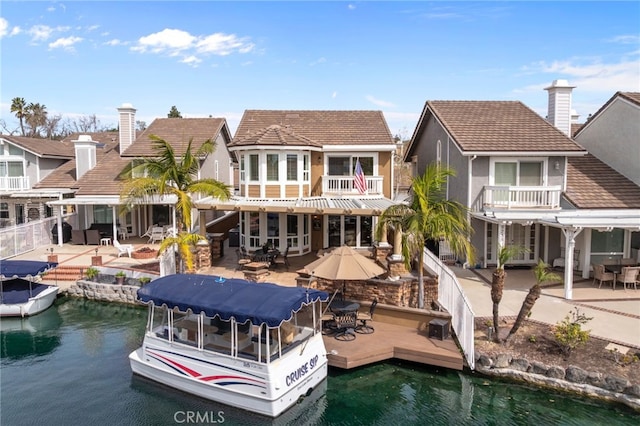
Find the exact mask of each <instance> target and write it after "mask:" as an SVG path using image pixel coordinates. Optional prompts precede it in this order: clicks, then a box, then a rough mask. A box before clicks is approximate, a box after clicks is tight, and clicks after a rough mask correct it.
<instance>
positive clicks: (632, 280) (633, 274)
mask: <svg viewBox="0 0 640 426" xmlns="http://www.w3.org/2000/svg"><path fill="white" fill-rule="evenodd" d="M639 269H640V268H634V267H631V266H625V267H624V268H622V272H621V273H620V278H619V279H618V281H619V282H621V283H622V285H623V286H624V289H625V290H626V289H627V284H629V287H631V285H632V284H633V289H634V290H637V289H638V270H639Z"/></svg>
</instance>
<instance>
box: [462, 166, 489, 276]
mask: <svg viewBox="0 0 640 426" xmlns="http://www.w3.org/2000/svg"><path fill="white" fill-rule="evenodd" d="M476 158H478V156H477V155H473V156H472V157H469V173H468V174H467V180H468V184H467V206H469V209H468V210H467V222H468V223H469V224H471V207H472V205H471V190H472V185H471V183H472V182H473V160H475V159H476ZM482 229H483V233H484V236H483V238H482V241H483V247H482V256H481V257H485V256H484V255H485V253H486V252H487V233H486V230H485V227H483V228H482ZM469 244H471V236H469ZM467 263H469V259H467ZM477 263H478V262H477V261H476V264H477ZM481 266H482V267H483V268H484V265H481ZM469 267H470V268H471V267H473V265H469Z"/></svg>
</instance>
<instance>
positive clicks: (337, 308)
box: [329, 300, 360, 314]
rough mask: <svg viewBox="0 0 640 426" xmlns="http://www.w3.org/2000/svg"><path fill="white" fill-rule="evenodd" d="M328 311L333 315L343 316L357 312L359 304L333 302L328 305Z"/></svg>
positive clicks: (343, 301)
mask: <svg viewBox="0 0 640 426" xmlns="http://www.w3.org/2000/svg"><path fill="white" fill-rule="evenodd" d="M329 309H330V310H331V312H333V313H334V314H344V313H346V312H355V311H357V310H358V309H360V304H359V303H358V302H354V301H352V300H333V301H332V302H331V304H330V305H329Z"/></svg>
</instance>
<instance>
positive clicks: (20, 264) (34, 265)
mask: <svg viewBox="0 0 640 426" xmlns="http://www.w3.org/2000/svg"><path fill="white" fill-rule="evenodd" d="M57 265H58V264H57V263H50V262H40V261H37V260H0V277H1V278H2V279H13V278H31V277H35V276H36V275H38V274H40V273H42V272H44V271H46V270H48V269H51V268H55V267H56V266H57Z"/></svg>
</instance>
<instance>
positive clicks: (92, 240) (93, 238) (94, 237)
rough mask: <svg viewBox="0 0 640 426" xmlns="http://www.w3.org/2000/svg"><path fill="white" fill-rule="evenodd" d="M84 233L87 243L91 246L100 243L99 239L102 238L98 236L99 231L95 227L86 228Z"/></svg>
mask: <svg viewBox="0 0 640 426" xmlns="http://www.w3.org/2000/svg"><path fill="white" fill-rule="evenodd" d="M84 233H85V235H86V237H87V244H89V245H92V246H98V245H100V239H102V237H101V236H100V231H98V230H97V229H87V230H86V231H84Z"/></svg>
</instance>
